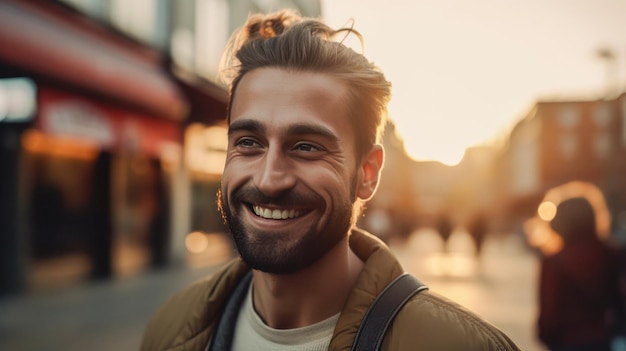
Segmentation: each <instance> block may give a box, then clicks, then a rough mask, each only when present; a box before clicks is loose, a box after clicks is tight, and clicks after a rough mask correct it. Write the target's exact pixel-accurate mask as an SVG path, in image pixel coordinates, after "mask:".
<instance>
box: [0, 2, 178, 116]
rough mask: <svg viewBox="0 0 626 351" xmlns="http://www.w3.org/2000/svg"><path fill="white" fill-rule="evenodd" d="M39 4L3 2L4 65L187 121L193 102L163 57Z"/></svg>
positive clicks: (0, 50)
mask: <svg viewBox="0 0 626 351" xmlns="http://www.w3.org/2000/svg"><path fill="white" fill-rule="evenodd" d="M38 3H39V4H38ZM38 3H37V2H31V1H14V0H5V1H1V2H0V43H1V44H2V45H0V61H3V62H5V63H7V64H10V65H12V66H14V67H17V68H20V69H23V70H25V71H28V72H33V73H35V74H40V75H42V76H45V77H48V78H52V79H55V80H59V81H61V82H63V83H65V84H70V85H72V86H75V87H77V88H80V89H86V90H89V91H92V92H95V93H97V94H102V95H105V96H108V97H111V98H114V99H117V100H120V101H124V102H126V103H128V104H131V105H136V106H139V107H141V108H143V109H146V110H148V111H150V112H151V114H154V115H156V116H159V117H164V118H167V119H170V120H175V121H182V120H183V119H185V117H186V116H187V111H188V106H187V102H186V101H185V99H184V98H183V96H182V94H181V92H180V90H179V88H178V86H177V85H176V84H175V83H174V82H173V81H172V80H171V79H170V78H169V77H168V76H167V75H166V73H165V70H164V69H163V68H162V67H160V63H159V59H158V56H156V55H154V53H151V52H150V51H149V49H147V48H142V47H140V46H139V44H136V45H131V43H130V41H129V40H122V39H120V38H115V37H114V36H113V35H111V34H109V33H107V32H106V31H105V29H104V28H102V27H99V26H97V25H95V24H94V23H90V22H88V21H86V20H85V19H84V18H82V17H81V16H80V15H78V14H74V13H71V12H67V11H64V12H63V13H61V11H59V9H57V8H54V6H53V5H54V4H50V3H47V4H46V2H43V1H42V2H38ZM44 7H45V9H44ZM151 55H152V57H151Z"/></svg>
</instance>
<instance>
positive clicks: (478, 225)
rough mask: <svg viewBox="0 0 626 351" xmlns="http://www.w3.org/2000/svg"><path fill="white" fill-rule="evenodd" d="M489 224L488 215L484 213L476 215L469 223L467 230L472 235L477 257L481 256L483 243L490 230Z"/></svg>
mask: <svg viewBox="0 0 626 351" xmlns="http://www.w3.org/2000/svg"><path fill="white" fill-rule="evenodd" d="M487 224H488V223H487V217H486V216H485V215H484V214H483V213H478V214H476V215H474V217H473V218H472V219H471V220H470V222H469V224H468V227H467V231H468V233H469V235H470V236H471V237H472V242H473V243H474V254H475V255H476V257H480V255H481V253H482V249H483V243H484V242H485V237H486V236H487V231H488V227H487Z"/></svg>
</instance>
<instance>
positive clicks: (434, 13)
mask: <svg viewBox="0 0 626 351" xmlns="http://www.w3.org/2000/svg"><path fill="white" fill-rule="evenodd" d="M322 16H323V17H324V19H325V21H326V22H327V23H328V24H330V25H331V26H332V27H342V26H345V25H346V24H349V23H350V22H349V21H350V20H351V19H353V20H354V28H355V29H357V30H358V31H360V32H361V34H363V37H364V54H365V56H367V57H368V59H370V60H371V61H372V62H374V63H375V64H376V65H377V66H379V67H380V68H381V69H382V70H383V71H384V72H385V74H386V77H387V79H388V80H389V81H391V83H392V85H393V88H392V89H393V96H392V100H391V102H390V105H389V113H390V117H391V118H392V119H393V120H394V121H395V123H396V125H397V128H398V131H399V134H400V136H401V137H402V138H403V139H404V142H405V147H406V149H407V151H408V152H409V155H410V156H411V157H412V158H413V159H415V160H436V161H440V162H443V163H446V164H450V165H452V164H455V163H457V162H458V161H460V159H461V158H462V156H463V153H464V151H465V148H467V147H470V146H476V145H481V144H485V143H486V144H490V143H494V142H496V141H497V140H501V139H502V138H503V136H506V135H507V132H509V131H510V129H511V128H512V127H513V125H514V124H515V123H516V122H517V121H519V120H520V119H521V118H522V117H523V116H525V115H526V114H527V113H528V112H529V111H530V109H531V108H532V106H533V105H534V104H535V103H536V102H537V101H546V100H572V99H598V98H602V97H603V96H605V95H606V92H607V86H612V87H615V89H614V91H623V90H624V88H625V87H626V74H625V73H626V20H625V19H624V18H626V0H517V1H516V0H322ZM599 48H610V49H611V50H612V51H613V53H614V57H615V60H614V61H613V62H614V63H613V65H612V66H611V65H610V64H608V63H607V62H608V61H607V60H602V59H600V58H598V55H597V51H598V49H599ZM357 49H359V50H360V48H357ZM609 67H613V68H611V69H610V70H609V69H608V68H609ZM607 72H611V73H610V74H608V73H607Z"/></svg>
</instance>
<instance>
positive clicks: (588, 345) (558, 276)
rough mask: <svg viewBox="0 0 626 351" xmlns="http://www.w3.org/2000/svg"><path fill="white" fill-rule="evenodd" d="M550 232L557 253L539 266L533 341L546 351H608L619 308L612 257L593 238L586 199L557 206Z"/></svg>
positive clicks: (594, 231) (613, 253)
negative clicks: (555, 239) (555, 238)
mask: <svg viewBox="0 0 626 351" xmlns="http://www.w3.org/2000/svg"><path fill="white" fill-rule="evenodd" d="M550 226H551V227H552V229H553V230H554V231H555V232H556V233H558V234H559V235H560V236H561V237H562V239H563V248H562V250H561V251H560V252H558V253H557V254H555V255H553V256H547V257H544V258H543V259H542V261H541V274H540V281H539V320H538V332H539V339H540V340H541V341H542V342H543V343H544V344H545V345H546V346H547V347H548V348H549V349H550V350H551V351H574V350H576V351H587V350H589V351H610V343H611V338H612V332H613V327H614V323H615V319H616V308H617V306H618V305H619V304H620V294H619V283H618V282H619V266H618V260H617V253H616V251H615V250H613V249H612V248H611V247H610V246H609V245H608V244H606V243H605V242H604V241H602V240H601V239H600V238H599V237H598V233H597V229H596V217H595V213H594V211H593V208H592V206H591V204H590V203H589V201H588V200H587V199H586V198H583V197H575V198H571V199H568V200H565V201H563V202H561V203H560V204H559V205H558V207H557V212H556V216H555V217H554V219H553V220H552V221H551V222H550Z"/></svg>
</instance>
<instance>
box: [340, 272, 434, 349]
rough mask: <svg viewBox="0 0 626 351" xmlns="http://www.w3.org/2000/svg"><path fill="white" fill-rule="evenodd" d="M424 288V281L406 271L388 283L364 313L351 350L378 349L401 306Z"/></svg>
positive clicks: (425, 287)
mask: <svg viewBox="0 0 626 351" xmlns="http://www.w3.org/2000/svg"><path fill="white" fill-rule="evenodd" d="M426 289H428V287H427V286H426V285H424V283H422V282H420V281H419V280H418V279H417V278H415V277H413V276H412V275H410V274H408V273H405V274H403V275H401V276H399V277H398V278H396V279H395V280H394V281H392V282H391V283H389V285H387V287H385V289H384V290H383V291H382V292H381V293H380V294H379V295H378V296H377V297H376V299H375V300H374V302H373V303H372V304H371V305H370V308H369V309H368V310H367V312H366V313H365V316H364V317H363V320H362V321H361V326H360V327H359V330H358V331H357V333H356V338H355V340H354V344H353V345H352V351H369V350H380V346H381V345H382V343H383V337H384V336H385V332H386V331H387V328H388V327H389V325H390V324H391V321H392V320H393V318H394V317H395V316H396V314H398V312H400V309H402V306H404V304H405V303H406V302H407V301H408V300H409V299H410V298H411V297H413V296H414V295H416V294H418V293H419V292H420V291H422V290H426Z"/></svg>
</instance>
